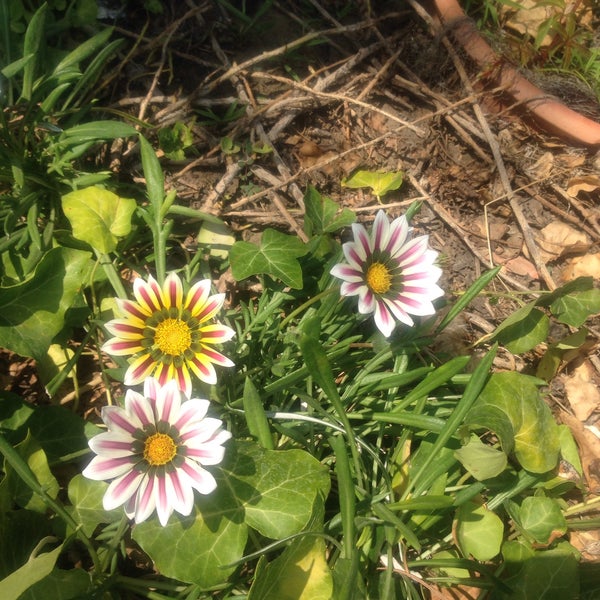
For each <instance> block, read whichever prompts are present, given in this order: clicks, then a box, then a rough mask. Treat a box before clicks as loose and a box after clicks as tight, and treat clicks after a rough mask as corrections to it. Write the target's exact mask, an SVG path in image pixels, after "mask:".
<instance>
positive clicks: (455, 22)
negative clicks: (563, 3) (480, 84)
mask: <svg viewBox="0 0 600 600" xmlns="http://www.w3.org/2000/svg"><path fill="white" fill-rule="evenodd" d="M433 3H434V5H435V9H436V11H437V14H438V17H439V19H440V20H441V22H442V23H443V24H444V25H445V26H446V27H449V28H451V30H452V32H453V33H454V35H455V36H456V39H457V40H458V42H459V43H460V44H461V46H462V47H463V48H464V50H465V51H466V52H467V54H468V55H469V56H470V57H471V58H472V59H473V60H474V61H475V62H476V63H477V64H478V65H479V67H480V68H482V69H483V68H486V67H490V66H493V70H492V74H491V77H492V78H493V79H494V80H495V82H496V83H497V84H498V85H500V86H502V87H503V88H504V89H506V92H507V93H508V94H509V95H510V96H511V97H512V98H514V100H515V102H516V103H518V104H519V106H520V107H523V108H524V109H526V110H527V111H528V112H529V113H530V114H531V116H532V117H533V118H534V119H535V121H536V122H537V123H538V124H539V125H540V126H541V127H542V128H544V129H545V130H546V131H549V132H551V133H553V134H555V135H557V136H558V137H560V138H562V139H563V140H566V141H568V142H571V143H575V144H578V145H584V146H598V145H600V123H597V122H596V121H593V120H592V119H588V118H587V117H585V116H583V115H582V114H580V113H578V112H576V111H574V110H571V109H570V108H569V107H567V106H565V105H564V104H563V103H562V102H559V101H558V100H555V99H554V98H551V97H549V96H548V95H547V93H546V92H544V91H543V90H541V89H540V88H539V87H537V86H536V85H534V84H533V83H531V82H530V81H528V80H527V79H526V78H525V77H523V75H521V73H519V71H518V70H517V69H516V68H515V67H513V66H512V65H510V64H509V63H508V62H506V61H505V60H504V59H503V57H501V56H499V55H498V54H497V53H496V52H495V51H494V50H493V49H492V48H491V46H490V45H489V44H488V43H487V42H486V41H485V40H484V39H483V37H482V36H481V34H480V33H479V31H478V30H477V28H476V27H475V24H474V23H473V21H472V20H471V19H469V18H468V17H467V16H466V15H465V12H464V11H463V9H462V8H461V6H460V4H459V3H458V2H457V0H433Z"/></svg>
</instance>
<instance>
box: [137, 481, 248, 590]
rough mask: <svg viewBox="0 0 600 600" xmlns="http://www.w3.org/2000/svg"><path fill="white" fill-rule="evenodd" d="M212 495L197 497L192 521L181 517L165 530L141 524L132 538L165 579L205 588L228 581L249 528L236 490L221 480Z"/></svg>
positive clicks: (153, 524) (150, 523)
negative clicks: (245, 522)
mask: <svg viewBox="0 0 600 600" xmlns="http://www.w3.org/2000/svg"><path fill="white" fill-rule="evenodd" d="M218 484H219V485H218V487H217V489H216V490H215V491H214V492H213V493H212V494H209V495H208V496H200V497H198V495H197V496H196V510H195V511H193V512H192V514H191V515H190V516H189V517H185V518H181V517H179V516H178V515H177V514H176V513H175V514H174V515H173V516H172V517H171V518H170V519H169V522H168V524H167V526H166V527H161V525H160V523H159V522H158V520H157V519H156V518H155V517H154V518H151V519H150V520H148V521H145V522H143V523H141V524H140V525H136V526H135V527H134V529H133V539H134V540H135V541H136V542H137V543H138V544H139V545H140V546H141V547H142V548H143V550H144V552H146V553H147V554H148V555H149V556H150V557H151V558H152V560H153V561H154V563H155V564H156V567H157V568H158V570H159V571H160V572H161V574H162V575H164V576H166V577H172V578H173V579H179V580H180V581H185V582H187V583H195V584H196V585H198V586H200V587H201V588H203V589H207V588H211V587H213V586H216V585H219V584H220V583H223V582H225V581H227V579H228V578H229V576H230V575H231V574H232V573H233V571H234V570H235V566H229V567H228V566H227V565H231V564H232V563H235V562H236V561H238V560H239V559H240V558H241V556H242V553H243V551H244V547H245V546H246V540H247V537H248V528H247V527H246V525H245V524H244V522H243V517H244V514H243V509H242V507H241V506H240V504H239V501H238V499H237V498H236V496H235V493H234V491H233V489H231V487H230V486H229V485H228V483H227V482H226V481H225V480H223V479H222V478H219V479H218Z"/></svg>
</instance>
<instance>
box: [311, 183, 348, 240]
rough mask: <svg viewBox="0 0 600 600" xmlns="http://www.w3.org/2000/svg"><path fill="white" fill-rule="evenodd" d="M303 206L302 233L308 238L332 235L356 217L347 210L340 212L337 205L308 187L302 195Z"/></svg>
mask: <svg viewBox="0 0 600 600" xmlns="http://www.w3.org/2000/svg"><path fill="white" fill-rule="evenodd" d="M304 205H305V207H306V213H305V220H304V232H305V233H306V235H307V236H308V237H312V236H313V235H320V234H323V233H333V232H334V231H337V230H338V229H341V228H342V227H348V225H351V224H352V223H354V221H355V220H356V215H355V214H354V213H353V212H352V211H351V210H350V209H349V208H342V209H341V211H340V206H339V204H337V203H336V202H334V201H333V200H331V199H330V198H327V197H325V196H321V194H319V192H318V191H317V190H316V189H315V188H314V187H313V186H309V187H308V189H307V190H306V194H304Z"/></svg>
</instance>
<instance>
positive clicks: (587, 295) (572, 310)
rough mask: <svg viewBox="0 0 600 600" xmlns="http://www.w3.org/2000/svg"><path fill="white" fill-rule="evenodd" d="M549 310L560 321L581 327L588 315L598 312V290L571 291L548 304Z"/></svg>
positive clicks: (599, 302) (599, 299)
mask: <svg viewBox="0 0 600 600" xmlns="http://www.w3.org/2000/svg"><path fill="white" fill-rule="evenodd" d="M550 310H551V311H552V314H553V315H554V316H555V317H556V319H557V320H558V321H560V322H561V323H566V324H567V325H570V326H571V327H581V325H583V323H584V322H585V320H586V319H587V318H588V317H590V316H591V315H594V314H597V313H599V312H600V290H597V289H591V290H583V291H575V292H571V293H570V294H568V295H565V296H561V297H560V298H557V299H556V300H555V301H554V302H553V303H552V304H551V305H550Z"/></svg>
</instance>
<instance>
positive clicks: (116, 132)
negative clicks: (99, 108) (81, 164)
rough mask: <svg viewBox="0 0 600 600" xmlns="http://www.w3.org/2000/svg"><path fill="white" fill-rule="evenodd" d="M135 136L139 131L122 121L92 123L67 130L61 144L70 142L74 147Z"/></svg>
mask: <svg viewBox="0 0 600 600" xmlns="http://www.w3.org/2000/svg"><path fill="white" fill-rule="evenodd" d="M134 135H138V132H137V130H136V129H134V128H133V127H132V126H131V125H127V124H126V123H121V122H120V121H90V122H89V123H83V124H82V125H75V126H74V127H70V128H69V129H65V130H64V131H63V132H62V135H61V142H68V143H69V144H70V145H72V144H81V143H83V142H92V141H100V140H112V139H115V138H121V137H123V138H126V137H131V136H134Z"/></svg>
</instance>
